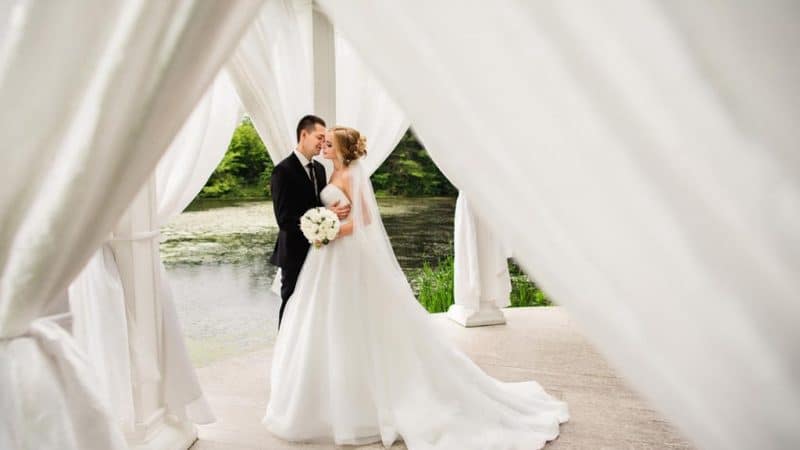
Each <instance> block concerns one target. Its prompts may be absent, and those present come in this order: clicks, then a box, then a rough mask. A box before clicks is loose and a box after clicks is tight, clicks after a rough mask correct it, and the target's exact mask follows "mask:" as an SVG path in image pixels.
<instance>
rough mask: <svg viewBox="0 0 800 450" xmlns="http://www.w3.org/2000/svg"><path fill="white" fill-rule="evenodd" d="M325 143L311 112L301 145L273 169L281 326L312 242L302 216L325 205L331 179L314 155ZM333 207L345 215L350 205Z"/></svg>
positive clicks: (300, 126)
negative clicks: (302, 228)
mask: <svg viewBox="0 0 800 450" xmlns="http://www.w3.org/2000/svg"><path fill="white" fill-rule="evenodd" d="M324 144H325V121H323V120H322V119H320V118H319V117H317V116H312V115H307V116H305V117H303V118H302V119H300V122H298V123H297V148H295V150H294V152H292V154H290V155H289V156H287V157H286V158H284V160H283V161H281V162H280V163H279V164H278V165H276V166H275V169H274V170H273V171H272V179H271V181H270V187H271V189H272V207H273V210H274V212H275V219H277V221H278V228H279V229H280V231H279V232H278V240H277V241H276V242H275V250H274V251H273V253H272V257H271V258H270V262H271V263H272V264H275V265H276V266H278V267H280V268H281V309H280V312H279V313H278V329H280V326H281V320H282V319H283V310H284V309H285V308H286V302H287V300H289V297H291V296H292V293H293V292H294V287H295V285H296V284H297V276H298V275H299V274H300V269H301V268H302V267H303V263H304V262H305V260H306V255H307V254H308V249H309V247H310V244H309V243H308V240H307V239H306V238H305V236H303V233H302V232H301V231H300V217H301V216H302V215H303V214H305V212H306V211H308V210H309V209H311V208H314V207H317V206H322V201H321V200H320V198H319V193H320V192H321V191H322V188H323V187H325V184H326V183H327V177H326V175H325V166H323V165H322V164H320V163H319V162H317V161H314V160H313V159H312V158H313V157H314V156H315V155H318V154H319V152H320V150H322V146H323V145H324ZM330 209H331V210H332V211H333V212H335V213H336V215H337V216H339V218H340V219H344V218H345V217H347V215H348V214H349V213H350V207H349V206H342V207H339V206H338V203H336V204H334V205H333V206H331V207H330Z"/></svg>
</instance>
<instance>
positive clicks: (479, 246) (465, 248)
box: [447, 193, 511, 327]
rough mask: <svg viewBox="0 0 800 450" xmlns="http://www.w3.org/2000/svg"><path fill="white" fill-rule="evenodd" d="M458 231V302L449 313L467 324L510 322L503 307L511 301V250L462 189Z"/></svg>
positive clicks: (459, 197)
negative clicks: (496, 235)
mask: <svg viewBox="0 0 800 450" xmlns="http://www.w3.org/2000/svg"><path fill="white" fill-rule="evenodd" d="M455 214H456V219H455V233H454V246H455V258H454V277H453V278H454V279H453V282H454V286H453V293H454V296H455V299H454V300H455V303H454V304H453V305H451V306H450V308H449V309H448V310H447V316H448V317H449V318H451V319H452V320H454V321H455V322H457V323H459V324H461V325H463V326H465V327H476V326H483V325H498V324H504V323H506V318H505V316H504V315H503V311H502V310H501V309H500V307H505V306H508V305H509V304H510V297H509V296H510V294H511V278H510V275H509V273H508V257H509V255H508V251H507V249H506V247H505V245H503V243H502V242H501V241H500V240H498V239H497V238H495V237H494V236H493V235H492V233H491V232H490V231H489V229H488V227H487V226H486V225H485V224H482V223H481V220H480V218H479V217H478V216H477V215H475V213H474V211H472V210H471V208H470V207H469V203H468V202H467V199H466V197H465V196H464V195H462V194H461V193H459V196H458V201H457V202H456V213H455Z"/></svg>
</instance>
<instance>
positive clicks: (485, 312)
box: [447, 302, 506, 328]
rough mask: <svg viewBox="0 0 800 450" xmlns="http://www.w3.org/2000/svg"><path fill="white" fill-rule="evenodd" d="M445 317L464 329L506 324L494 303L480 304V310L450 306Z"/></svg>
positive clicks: (500, 311) (501, 312)
mask: <svg viewBox="0 0 800 450" xmlns="http://www.w3.org/2000/svg"><path fill="white" fill-rule="evenodd" d="M447 317H449V318H450V319H452V320H453V321H454V322H456V323H458V324H461V325H462V326H464V327H468V328H469V327H482V326H486V325H502V324H504V323H506V317H505V316H504V315H503V311H502V310H501V309H500V308H498V307H497V306H496V305H495V304H494V303H488V302H481V304H480V309H478V310H477V311H476V310H474V309H468V308H465V307H464V306H462V305H456V304H453V305H450V308H449V309H448V310H447Z"/></svg>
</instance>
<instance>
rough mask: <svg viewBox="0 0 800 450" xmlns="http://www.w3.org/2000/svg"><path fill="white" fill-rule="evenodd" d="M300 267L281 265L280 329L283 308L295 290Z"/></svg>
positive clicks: (279, 327) (279, 326)
mask: <svg viewBox="0 0 800 450" xmlns="http://www.w3.org/2000/svg"><path fill="white" fill-rule="evenodd" d="M302 268H303V266H298V267H281V309H280V311H279V312H278V329H279V330H280V329H281V320H282V319H283V310H284V309H285V308H286V302H287V301H288V300H289V297H291V296H292V293H293V292H294V287H295V285H296V284H297V276H298V275H300V269H302Z"/></svg>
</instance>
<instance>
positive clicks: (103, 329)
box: [69, 71, 241, 429]
mask: <svg viewBox="0 0 800 450" xmlns="http://www.w3.org/2000/svg"><path fill="white" fill-rule="evenodd" d="M240 117H241V112H240V106H239V100H238V98H237V96H236V92H235V91H234V89H233V85H232V83H231V81H230V78H229V76H228V75H227V73H226V72H225V71H222V72H220V74H219V75H217V78H216V79H215V80H214V82H213V84H212V85H211V87H210V88H209V89H208V91H207V92H206V94H205V95H204V96H203V98H201V99H200V101H199V102H198V104H197V106H195V109H194V111H192V113H191V115H190V116H189V118H188V119H187V120H186V123H184V124H183V127H182V128H181V130H180V131H179V132H178V134H177V135H176V136H175V139H174V140H173V141H172V144H171V145H170V147H169V149H168V150H167V152H166V154H165V155H164V156H163V157H162V158H161V160H160V161H159V164H158V166H157V168H156V184H157V186H156V197H157V201H158V219H159V223H160V224H161V225H164V224H165V223H166V222H167V221H169V219H170V218H171V217H173V216H174V215H176V214H179V213H180V212H181V211H183V209H184V208H185V207H186V206H187V205H188V204H189V203H190V202H191V201H192V199H193V198H194V197H195V196H196V195H197V193H198V192H199V191H200V190H201V189H202V187H203V185H204V184H205V182H206V180H207V179H208V177H209V176H210V175H211V173H212V172H213V171H214V168H215V167H216V166H217V164H219V161H220V160H221V159H222V157H223V156H224V154H225V150H226V149H227V146H228V143H229V142H230V138H231V134H232V132H233V129H234V128H235V127H236V124H237V122H238V120H239V118H240ZM153 231H158V230H153ZM160 279H161V286H162V288H161V295H160V302H161V305H162V307H163V318H164V321H163V329H162V337H163V340H164V357H163V363H164V364H163V367H161V368H159V366H160V364H159V363H158V362H157V360H156V357H155V355H153V354H150V353H142V352H139V351H138V350H137V349H139V348H140V347H141V345H139V344H138V343H137V342H138V339H139V338H140V336H137V332H136V330H137V327H136V326H135V325H133V322H132V321H133V317H134V314H132V313H131V312H126V307H127V306H130V305H129V304H128V303H129V302H128V303H126V301H125V297H124V292H123V289H122V281H121V279H120V274H119V269H118V266H117V263H116V260H115V258H114V253H113V248H112V246H110V245H109V244H108V243H105V244H104V245H103V246H102V247H101V248H100V249H98V251H97V252H96V253H95V255H94V256H93V257H92V259H91V260H90V262H89V263H88V264H87V265H86V267H85V268H84V269H83V271H82V272H81V273H80V274H79V275H78V277H76V279H75V280H74V281H73V282H72V284H71V285H70V289H69V298H70V311H71V312H72V314H73V317H74V320H73V335H74V336H75V338H76V340H77V341H78V344H79V346H80V347H81V348H82V349H83V350H84V351H85V352H86V353H87V357H88V359H89V361H90V362H91V363H92V365H93V366H94V367H95V372H96V374H97V377H98V380H99V385H100V387H101V392H102V393H104V394H105V395H106V397H107V398H108V399H109V400H110V404H111V410H112V412H113V413H114V415H115V416H116V417H117V419H118V420H119V421H120V422H121V423H122V425H123V428H124V429H132V428H133V425H134V423H133V421H134V415H133V411H134V404H133V391H132V389H133V385H132V382H131V371H132V370H133V371H136V372H138V373H139V374H140V375H139V376H137V377H136V378H135V379H137V380H141V379H153V378H158V377H160V376H163V377H164V385H165V396H166V399H167V410H168V412H169V413H172V414H175V415H176V416H178V417H181V418H188V419H189V420H191V421H192V422H194V423H209V422H212V421H213V415H212V413H211V411H210V409H209V407H208V406H207V405H206V403H205V401H203V400H202V391H201V389H200V385H199V383H198V382H197V379H196V376H195V373H194V368H193V367H192V365H191V362H190V360H189V356H188V352H187V350H186V347H185V344H184V341H183V335H182V332H181V326H180V323H179V322H178V318H177V315H176V313H175V306H174V303H173V299H172V290H171V289H170V287H169V282H168V279H167V277H166V273H165V272H164V267H163V264H161V271H160ZM129 348H130V352H129Z"/></svg>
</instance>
